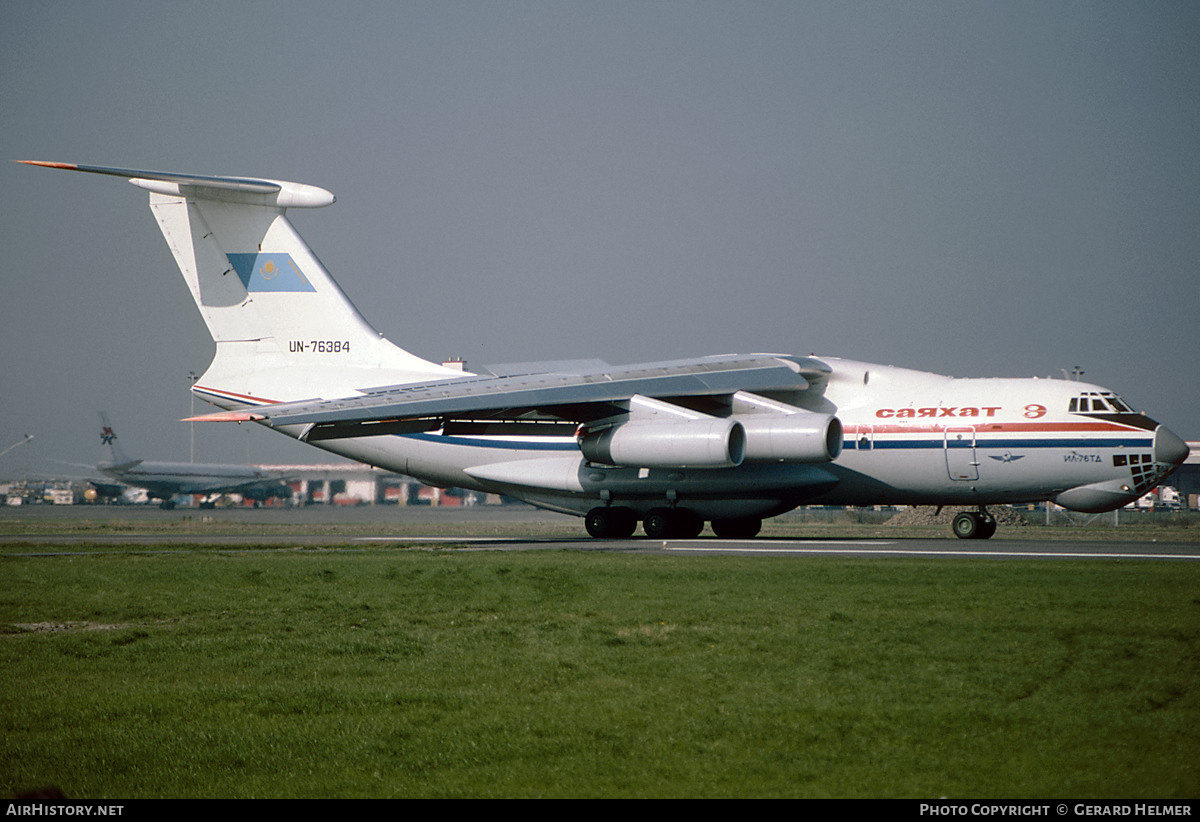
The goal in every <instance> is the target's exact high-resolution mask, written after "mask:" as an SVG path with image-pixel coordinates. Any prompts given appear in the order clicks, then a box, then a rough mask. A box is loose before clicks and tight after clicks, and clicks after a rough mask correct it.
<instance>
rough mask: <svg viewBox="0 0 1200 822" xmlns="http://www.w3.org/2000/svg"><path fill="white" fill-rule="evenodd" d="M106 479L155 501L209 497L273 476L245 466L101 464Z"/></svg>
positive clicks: (144, 462) (259, 482)
mask: <svg viewBox="0 0 1200 822" xmlns="http://www.w3.org/2000/svg"><path fill="white" fill-rule="evenodd" d="M96 467H97V468H98V469H99V470H100V471H101V472H102V473H104V475H105V476H108V477H112V478H113V479H115V480H117V481H118V482H122V483H125V484H126V485H131V486H133V487H135V488H144V489H145V490H146V491H147V492H149V494H150V495H151V496H153V497H156V498H158V499H170V498H171V497H173V496H176V495H179V494H211V493H216V492H218V491H233V490H237V489H239V488H245V487H248V486H256V485H261V484H264V483H269V482H270V481H271V479H272V475H271V474H269V473H268V472H266V471H264V470H262V469H260V468H255V467H253V466H247V465H219V464H212V463H188V462H150V461H148V460H132V461H130V462H127V463H102V464H100V465H98V466H96Z"/></svg>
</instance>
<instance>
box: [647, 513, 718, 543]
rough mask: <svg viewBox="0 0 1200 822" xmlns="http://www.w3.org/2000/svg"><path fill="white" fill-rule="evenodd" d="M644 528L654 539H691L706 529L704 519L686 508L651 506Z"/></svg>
mask: <svg viewBox="0 0 1200 822" xmlns="http://www.w3.org/2000/svg"><path fill="white" fill-rule="evenodd" d="M642 530H643V531H645V532H646V536H648V537H653V538H654V539H691V538H692V537H696V536H699V535H700V532H701V531H703V530H704V520H702V519H700V517H699V516H698V515H697V514H695V513H694V512H692V511H689V510H688V509H686V508H651V509H650V510H649V511H648V512H647V513H646V516H645V518H644V519H643V520H642Z"/></svg>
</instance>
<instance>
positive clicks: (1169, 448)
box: [1154, 425, 1188, 467]
mask: <svg viewBox="0 0 1200 822" xmlns="http://www.w3.org/2000/svg"><path fill="white" fill-rule="evenodd" d="M1187 458H1188V445H1187V443H1186V442H1184V441H1183V440H1181V439H1180V438H1179V437H1177V436H1175V432H1174V431H1172V430H1171V429H1169V428H1167V426H1165V425H1160V426H1158V428H1156V429H1154V461H1155V462H1161V463H1168V464H1170V465H1174V466H1176V467H1178V466H1180V465H1183V461H1184V460H1186V459H1187Z"/></svg>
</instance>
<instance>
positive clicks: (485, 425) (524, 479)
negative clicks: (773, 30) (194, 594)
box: [24, 161, 1188, 539]
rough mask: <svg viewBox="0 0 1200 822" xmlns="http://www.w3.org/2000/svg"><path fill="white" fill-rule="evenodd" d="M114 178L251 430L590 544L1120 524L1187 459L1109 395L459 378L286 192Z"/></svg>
mask: <svg viewBox="0 0 1200 822" xmlns="http://www.w3.org/2000/svg"><path fill="white" fill-rule="evenodd" d="M24 162H29V163H30V164H32V165H40V166H48V167H51V168H61V169H70V170H74V171H82V172H90V173H94V174H104V175H110V176H116V177H122V178H125V179H127V180H128V181H129V182H131V183H132V184H133V185H135V186H137V187H139V188H142V189H146V190H148V191H149V192H150V209H151V211H152V212H153V214H154V218H155V219H156V220H157V222H158V225H159V228H161V230H162V233H163V236H164V237H165V238H166V241H167V245H168V246H169V247H170V249H171V253H172V254H173V255H174V257H175V260H176V262H177V263H178V265H179V269H180V271H181V272H182V273H183V278H184V281H185V282H186V283H187V286H188V289H189V290H190V291H191V294H192V297H193V298H194V300H195V302H196V306H197V307H198V308H199V310H200V314H201V315H202V317H203V318H204V322H205V323H206V325H207V327H208V331H209V332H210V333H211V335H212V338H213V340H214V341H215V343H216V355H215V356H214V358H213V361H212V363H211V364H210V365H209V367H208V369H207V371H206V372H205V374H204V375H203V377H201V378H200V379H199V380H198V381H197V382H196V383H195V385H194V387H193V391H194V392H195V393H196V395H197V396H199V397H201V398H203V399H204V400H206V401H208V402H209V403H212V404H213V405H215V406H217V407H219V408H221V409H223V411H221V412H219V413H214V414H208V415H204V416H203V417H201V418H202V419H211V420H227V421H239V422H247V421H252V422H255V423H258V424H260V425H264V426H267V427H269V428H273V429H275V430H277V431H280V432H283V433H284V434H287V435H288V436H291V437H295V438H297V439H299V440H302V441H304V442H307V443H310V444H312V445H315V446H317V447H318V448H322V449H325V450H327V451H330V452H333V453H336V454H341V455H343V456H346V457H349V458H351V459H354V460H357V461H359V462H363V463H367V464H370V465H375V466H379V467H381V468H384V469H387V470H390V471H395V472H398V473H401V474H406V475H409V476H412V477H415V478H417V479H418V480H421V481H423V482H426V483H429V484H431V485H437V486H442V487H455V488H463V489H473V490H476V491H482V492H491V493H496V494H503V495H507V496H510V497H515V498H518V499H522V500H525V501H527V502H529V503H531V504H533V505H536V506H539V507H542V508H545V509H549V510H553V511H560V512H565V513H570V514H576V515H579V516H582V517H583V518H584V520H585V523H586V528H587V531H588V533H590V534H591V535H593V536H595V537H606V538H625V537H630V536H632V535H633V534H634V533H635V531H636V529H637V527H638V525H639V524H640V525H641V528H642V530H643V531H644V533H646V534H647V535H649V536H653V537H663V538H666V537H691V536H695V535H697V534H699V533H700V532H701V531H702V529H703V528H704V526H705V523H708V524H709V526H710V527H711V529H712V531H713V532H714V533H716V534H717V535H719V536H726V537H752V536H755V535H756V534H757V533H758V532H759V529H760V528H761V526H762V521H763V519H764V518H766V517H772V516H776V515H778V514H782V513H784V512H786V511H790V510H792V509H793V508H796V507H797V506H799V505H813V504H821V505H930V506H934V505H936V506H950V505H953V506H964V507H965V508H966V509H967V510H966V511H964V512H963V513H961V514H959V515H958V516H957V517H955V519H954V521H953V525H952V528H953V531H954V533H955V535H957V536H958V537H961V538H964V539H986V538H988V537H990V536H992V534H993V533H994V532H995V530H996V521H995V518H994V517H993V516H992V515H991V514H989V512H988V510H987V506H989V505H993V506H994V505H1001V504H1006V503H1031V502H1039V501H1045V500H1049V501H1053V502H1055V503H1057V504H1058V505H1061V506H1063V507H1065V508H1069V509H1072V510H1075V511H1086V512H1101V511H1109V510H1113V509H1116V508H1119V507H1121V506H1123V505H1126V504H1127V503H1129V502H1131V501H1132V500H1135V499H1137V498H1138V497H1140V496H1142V495H1143V494H1145V493H1146V492H1147V491H1148V490H1149V489H1151V488H1153V487H1154V486H1155V485H1157V484H1158V483H1159V482H1160V481H1161V480H1162V479H1163V478H1164V477H1166V476H1167V475H1168V474H1169V473H1171V472H1172V471H1173V470H1175V468H1177V467H1178V466H1179V465H1181V464H1182V463H1183V461H1184V459H1185V457H1186V456H1187V451H1188V449H1187V445H1186V443H1184V442H1183V441H1182V440H1181V439H1180V438H1179V437H1178V436H1176V435H1175V434H1174V433H1172V432H1171V431H1169V430H1168V429H1167V428H1166V427H1164V426H1162V425H1159V424H1158V423H1156V422H1155V421H1154V420H1152V419H1151V418H1150V417H1148V416H1146V415H1145V414H1143V413H1140V412H1138V411H1135V410H1134V409H1133V408H1132V407H1131V406H1130V405H1129V403H1127V402H1126V401H1125V400H1123V399H1122V398H1121V397H1120V396H1118V395H1117V394H1115V393H1114V392H1112V391H1109V390H1108V389H1105V388H1102V387H1100V386H1098V385H1089V384H1086V383H1083V382H1078V381H1073V380H1052V379H958V378H951V377H946V376H940V375H938V374H931V373H926V372H922V371H914V370H908V369H904V368H896V367H892V366H887V365H875V364H870V363H864V362H854V361H850V360H845V359H838V358H834V357H819V356H794V355H791V354H739V355H722V356H709V357H699V358H696V359H687V360H673V361H669V362H651V363H645V364H640V365H622V366H611V365H607V364H604V363H602V362H598V361H590V362H584V363H568V364H563V363H556V364H547V365H545V366H542V367H535V366H527V367H522V368H518V369H509V370H504V369H495V370H493V371H491V372H489V373H469V372H465V371H462V370H456V369H454V368H451V367H447V366H446V365H443V364H441V363H435V362H431V361H428V360H425V359H422V358H420V357H418V356H416V355H415V354H412V353H410V352H408V351H406V350H404V349H401V348H399V347H397V346H396V345H394V344H392V343H391V342H389V341H388V340H387V339H385V338H384V337H383V336H382V335H381V334H380V333H379V332H377V331H376V330H375V329H374V328H372V327H371V326H370V325H369V324H368V323H367V322H366V320H365V319H364V318H363V317H362V315H361V314H360V313H359V312H358V310H357V309H355V307H354V306H353V304H352V303H351V302H350V301H349V299H347V297H346V296H345V294H344V293H343V292H342V290H341V288H340V287H339V286H338V285H337V283H336V282H335V281H334V280H333V278H332V277H331V276H330V274H329V272H328V271H326V270H325V267H324V266H323V265H322V264H321V262H320V261H319V260H318V259H317V257H316V256H315V255H314V254H313V252H312V251H311V250H310V249H309V247H308V245H306V244H305V242H304V241H303V240H302V239H301V238H300V236H299V234H297V232H296V231H295V229H294V228H293V226H292V224H291V223H290V222H289V221H288V219H287V210H288V209H289V208H317V207H321V206H327V205H330V204H331V203H333V202H334V197H333V195H332V194H330V193H329V192H328V191H326V190H324V189H322V188H317V187H315V186H310V185H303V184H299V183H291V182H285V181H280V180H267V179H259V178H246V177H211V176H198V175H192V174H175V173H167V172H156V171H136V170H132V169H118V168H108V167H100V166H84V165H74V164H67V163H45V162H38V161H24Z"/></svg>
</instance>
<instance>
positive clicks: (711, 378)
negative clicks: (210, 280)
mask: <svg viewBox="0 0 1200 822" xmlns="http://www.w3.org/2000/svg"><path fill="white" fill-rule="evenodd" d="M829 373H830V368H829V366H827V365H826V364H825V363H823V362H820V361H819V360H815V359H810V358H806V357H792V356H782V355H770V354H755V355H728V356H718V357H706V358H700V359H691V360H678V361H671V362H660V363H648V364H642V365H631V366H620V367H601V368H597V369H594V370H586V371H579V372H569V371H551V372H540V373H524V374H512V375H506V376H502V377H494V376H493V377H481V376H473V377H462V378H455V379H450V380H438V381H435V382H422V383H414V384H408V385H398V386H387V387H381V388H376V389H371V390H369V391H366V392H364V393H363V395H362V396H358V397H352V398H346V399H338V400H321V401H311V402H294V403H280V404H275V405H265V406H255V407H254V408H253V410H250V409H242V410H238V411H232V412H225V413H218V414H206V415H203V416H200V417H195V418H193V419H196V420H208V421H248V420H255V421H262V422H265V423H266V424H268V425H271V426H273V427H278V426H290V425H299V426H304V427H305V428H306V430H305V431H304V433H303V434H302V435H301V438H302V439H304V440H307V441H310V442H312V441H317V440H325V439H340V438H343V437H362V436H372V435H376V434H398V433H414V432H417V431H426V430H432V429H434V428H443V427H448V426H449V427H453V426H455V425H458V426H460V427H462V428H464V429H465V428H470V427H471V426H475V429H478V430H479V432H480V433H483V432H484V431H483V429H484V428H486V429H487V431H488V432H498V431H501V430H504V431H506V432H510V433H536V431H537V429H538V428H539V427H540V428H541V429H542V430H544V431H546V432H547V433H553V432H552V431H551V430H550V429H551V428H552V427H555V426H558V427H560V428H564V427H565V428H567V429H568V430H566V431H564V432H563V433H567V434H571V433H574V430H575V429H576V428H577V427H578V426H579V425H580V424H592V423H597V422H600V421H604V420H612V419H614V418H619V417H621V416H622V415H628V414H629V413H630V407H629V402H630V400H631V399H633V398H634V397H649V398H651V399H655V400H662V401H665V402H668V403H677V404H679V405H680V406H683V407H685V408H690V409H693V410H695V411H697V412H700V413H706V412H707V411H708V410H710V409H711V408H715V407H718V406H721V405H724V406H725V407H726V408H727V407H728V405H729V398H731V397H732V396H733V395H735V394H738V393H741V392H751V393H756V394H759V393H766V394H772V393H774V394H778V393H788V392H797V391H816V392H820V391H821V390H823V388H824V383H825V380H826V379H827V378H828V376H829ZM518 429H521V430H518ZM460 432H461V431H460Z"/></svg>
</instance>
